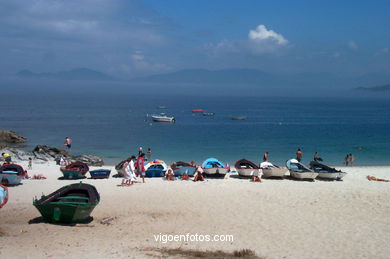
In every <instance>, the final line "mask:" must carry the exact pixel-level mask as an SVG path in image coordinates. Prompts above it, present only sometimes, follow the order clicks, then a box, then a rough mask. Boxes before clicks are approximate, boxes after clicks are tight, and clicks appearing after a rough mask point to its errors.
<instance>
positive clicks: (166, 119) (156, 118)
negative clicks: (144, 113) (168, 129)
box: [151, 113, 176, 122]
mask: <svg viewBox="0 0 390 259" xmlns="http://www.w3.org/2000/svg"><path fill="white" fill-rule="evenodd" d="M151 117H152V120H153V121H154V122H176V119H175V117H170V116H167V115H166V114H165V113H161V114H160V115H152V116H151Z"/></svg>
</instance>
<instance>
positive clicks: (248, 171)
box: [234, 158, 261, 177]
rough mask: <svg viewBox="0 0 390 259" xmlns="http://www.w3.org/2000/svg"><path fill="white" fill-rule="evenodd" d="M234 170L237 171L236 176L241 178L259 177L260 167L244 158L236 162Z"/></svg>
mask: <svg viewBox="0 0 390 259" xmlns="http://www.w3.org/2000/svg"><path fill="white" fill-rule="evenodd" d="M234 168H235V169H236V170H237V172H238V174H239V175H240V176H243V177H250V176H260V175H261V171H260V167H259V166H258V165H256V164H255V163H253V162H252V161H249V160H247V159H244V158H243V159H240V160H237V161H236V163H235V164H234Z"/></svg>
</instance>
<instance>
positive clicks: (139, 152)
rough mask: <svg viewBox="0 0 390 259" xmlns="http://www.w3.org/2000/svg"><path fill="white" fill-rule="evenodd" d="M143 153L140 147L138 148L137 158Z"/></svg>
mask: <svg viewBox="0 0 390 259" xmlns="http://www.w3.org/2000/svg"><path fill="white" fill-rule="evenodd" d="M142 153H143V150H142V147H139V148H138V156H140V155H141V154H142Z"/></svg>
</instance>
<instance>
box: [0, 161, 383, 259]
mask: <svg viewBox="0 0 390 259" xmlns="http://www.w3.org/2000/svg"><path fill="white" fill-rule="evenodd" d="M22 165H23V166H26V165H25V164H22ZM103 168H111V169H113V167H110V166H105V167H103ZM91 169H94V168H91ZM342 169H343V170H345V171H346V172H347V173H348V175H347V176H346V177H345V178H344V181H335V182H328V181H319V180H316V181H315V182H306V181H294V180H290V179H284V180H267V179H265V180H264V181H263V182H262V183H251V182H249V181H248V180H246V179H237V178H235V177H230V178H228V179H210V180H207V181H206V182H196V183H194V182H192V181H175V182H168V181H163V180H162V179H160V178H154V179H146V183H145V184H142V183H137V184H135V185H134V186H132V187H119V186H117V185H118V184H119V183H120V181H121V179H120V178H110V179H108V180H93V179H84V180H83V182H85V183H90V184H93V185H95V186H96V188H97V190H98V191H99V193H100V196H101V202H100V204H99V205H98V206H97V207H96V208H95V210H94V211H93V212H92V216H93V221H92V222H90V223H88V224H78V225H75V226H63V225H53V224H48V223H45V222H43V221H42V220H40V218H39V217H40V214H39V212H38V211H37V209H36V208H35V207H34V206H33V205H32V200H33V197H35V196H37V197H40V196H41V194H42V193H44V194H49V193H51V192H53V191H55V190H57V189H58V188H60V187H62V186H64V185H66V184H70V183H75V182H79V180H58V178H59V177H60V176H61V172H60V171H59V168H58V166H56V165H55V164H54V163H50V164H40V165H38V164H37V165H34V168H33V170H29V174H30V175H32V174H35V173H42V174H44V175H45V176H46V177H47V178H48V179H46V180H23V182H22V183H23V184H22V185H19V186H16V187H10V188H9V191H10V198H9V202H8V203H7V204H6V206H5V207H4V208H2V209H1V210H0V217H1V220H0V231H1V236H0V240H1V242H0V258H64V257H67V258H81V257H83V258H140V257H141V258H144V257H145V258H153V257H157V258H158V257H161V256H162V257H164V258H165V257H167V256H165V255H164V254H162V252H161V250H160V249H163V248H168V249H170V248H180V249H182V250H187V249H193V250H202V251H205V250H208V251H216V250H223V251H227V252H231V251H236V250H241V249H251V250H253V251H254V252H255V253H256V254H257V255H258V256H261V257H265V258H362V257H366V258H388V257H389V254H390V247H389V246H388V244H389V243H390V218H389V214H390V204H389V202H388V201H389V200H390V191H389V188H390V183H386V182H370V181H368V180H367V179H366V176H367V175H374V176H376V177H382V178H390V174H389V172H390V167H348V168H342ZM113 172H114V171H113ZM108 217H112V221H110V222H109V223H110V224H109V225H106V224H101V221H102V220H103V219H106V218H108ZM187 233H189V234H190V235H195V234H199V235H200V234H202V235H206V234H208V235H217V234H218V235H233V237H234V240H233V241H229V242H191V241H189V242H167V243H162V242H156V241H155V237H154V235H159V234H172V235H180V234H182V235H186V234H187ZM169 257H170V258H172V256H169ZM176 257H177V258H180V257H183V256H180V255H178V256H176Z"/></svg>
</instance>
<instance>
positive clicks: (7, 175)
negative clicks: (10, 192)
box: [0, 164, 27, 185]
mask: <svg viewBox="0 0 390 259" xmlns="http://www.w3.org/2000/svg"><path fill="white" fill-rule="evenodd" d="M26 174H27V172H26V171H25V170H24V169H23V167H21V166H20V165H17V164H6V165H3V166H2V167H0V183H1V184H3V185H18V184H20V182H21V181H22V179H23V178H24V177H25V176H26Z"/></svg>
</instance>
